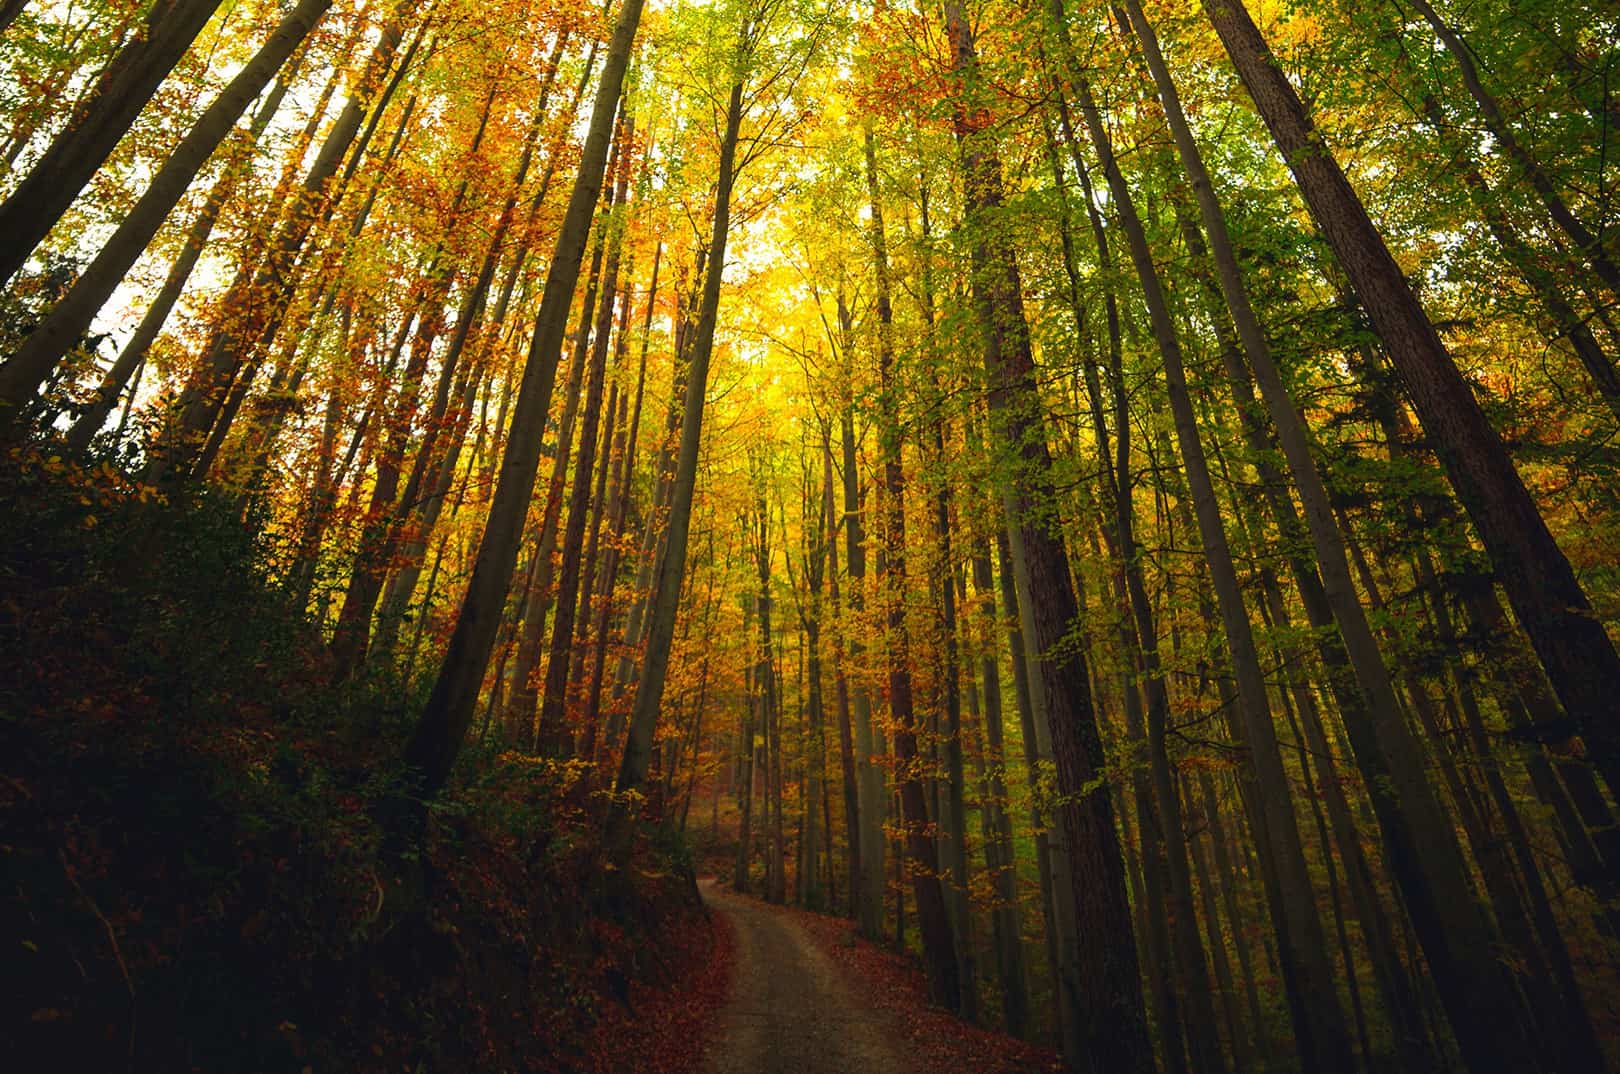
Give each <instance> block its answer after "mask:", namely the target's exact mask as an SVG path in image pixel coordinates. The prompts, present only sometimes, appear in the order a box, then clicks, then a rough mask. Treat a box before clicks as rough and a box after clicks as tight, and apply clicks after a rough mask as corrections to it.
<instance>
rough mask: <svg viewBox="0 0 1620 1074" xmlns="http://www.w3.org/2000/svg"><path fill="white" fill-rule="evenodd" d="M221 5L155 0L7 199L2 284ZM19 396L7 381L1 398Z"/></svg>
mask: <svg viewBox="0 0 1620 1074" xmlns="http://www.w3.org/2000/svg"><path fill="white" fill-rule="evenodd" d="M218 7H219V0H155V2H154V3H153V4H152V7H151V9H150V10H148V11H147V13H146V25H145V27H144V28H143V29H142V30H141V31H140V32H139V33H138V34H137V35H136V36H135V38H134V39H133V40H131V41H129V42H128V43H127V44H125V45H124V47H123V48H122V49H120V50H119V52H118V54H117V55H116V56H114V57H113V60H112V62H111V63H109V64H108V65H107V68H106V69H105V70H104V71H102V73H101V75H100V77H99V78H97V79H96V81H95V86H94V88H93V89H92V90H91V91H90V93H89V96H87V97H86V98H85V99H84V100H83V101H81V102H80V103H79V105H78V106H77V107H76V108H74V110H73V114H72V115H71V116H70V117H69V118H68V121H67V124H66V126H65V127H64V128H63V130H62V133H60V134H58V135H57V136H56V140H55V141H54V142H52V143H51V145H50V147H49V148H48V149H46V150H45V152H44V154H43V155H42V156H41V157H40V158H39V160H38V161H36V162H35V164H34V166H33V168H31V169H30V170H29V172H28V174H27V175H26V176H24V177H23V179H22V181H21V182H20V183H18V184H17V186H16V188H15V189H13V190H12V192H11V194H10V196H8V197H7V198H6V200H5V202H4V203H0V285H3V284H5V283H7V282H9V281H10V279H11V278H12V277H13V276H15V275H16V274H17V271H18V270H19V269H21V268H22V267H23V265H24V263H26V262H27V260H28V258H29V255H31V254H32V253H33V252H34V247H36V246H38V245H39V244H40V242H41V241H42V240H43V239H44V238H45V236H46V235H47V234H49V233H50V230H51V228H52V227H54V226H55V225H56V222H57V221H58V220H59V219H61V217H62V214H63V213H65V212H66V211H67V210H68V207H69V206H70V205H72V204H73V200H74V199H75V198H77V197H78V196H79V192H80V191H82V190H83V189H84V188H85V185H86V184H88V183H89V182H90V179H91V177H92V176H94V175H95V174H96V171H97V169H99V168H100V167H101V165H102V164H103V163H104V162H105V161H106V159H107V158H108V157H109V156H111V155H112V151H113V149H114V148H115V147H116V146H117V145H118V142H119V140H120V139H122V138H123V137H124V135H125V133H127V132H128V131H129V128H130V127H131V126H133V125H134V123H135V118H136V117H137V116H138V115H140V113H141V110H142V109H143V108H145V107H146V103H147V101H149V100H151V99H152V95H153V94H154V93H156V92H157V88H158V85H159V83H161V82H162V81H163V79H164V78H165V77H166V76H167V75H168V73H169V72H170V71H171V70H173V69H174V66H175V64H177V63H179V62H180V59H181V57H183V56H184V55H185V54H186V50H187V49H189V48H190V47H191V43H192V41H194V40H196V37H197V35H198V34H199V33H201V32H202V28H203V26H205V25H206V24H207V22H208V20H209V19H210V18H211V17H212V16H213V14H214V11H215V9H217V8H218ZM271 73H272V74H273V73H274V68H271ZM266 77H267V78H268V76H266ZM260 86H261V87H262V86H263V82H261V83H260ZM253 92H254V93H257V92H258V91H257V90H255V91H253ZM252 97H253V94H252V93H250V94H249V95H248V96H247V98H246V99H245V100H242V101H240V102H239V103H238V104H237V106H236V107H237V109H238V112H240V109H242V108H245V107H246V106H247V101H249V100H252ZM232 122H234V117H233V120H232ZM229 126H230V124H229V123H227V124H226V129H227V130H229ZM222 135H223V132H222ZM205 156H206V154H205ZM183 189H184V188H183V187H182V190H183ZM166 213H167V210H165V211H164V215H166ZM142 245H143V246H144V245H145V243H142ZM138 252H139V251H137V253H138ZM98 305H99V303H98ZM13 396H14V392H12V391H11V390H9V386H8V390H7V391H6V392H5V394H4V397H3V399H0V402H9V401H10V400H11V399H12V398H13Z"/></svg>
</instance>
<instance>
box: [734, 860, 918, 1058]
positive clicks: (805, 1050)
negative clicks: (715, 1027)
mask: <svg viewBox="0 0 1620 1074" xmlns="http://www.w3.org/2000/svg"><path fill="white" fill-rule="evenodd" d="M702 891H703V898H704V900H705V901H706V902H707V903H708V904H709V906H710V907H711V908H713V909H714V911H715V912H717V913H720V914H723V915H725V916H726V918H727V919H729V920H730V921H731V923H732V924H733V925H735V926H736V930H737V972H736V979H735V981H734V983H733V986H732V992H731V998H730V999H729V1000H728V1001H727V1003H726V1006H725V1009H724V1010H722V1011H721V1014H720V1032H719V1034H718V1035H717V1036H716V1038H715V1041H714V1043H713V1044H712V1045H711V1046H710V1048H709V1070H710V1071H711V1072H712V1074H904V1072H906V1071H909V1070H910V1067H909V1065H908V1064H906V1063H904V1062H902V1060H901V1058H900V1056H899V1055H898V1054H897V1053H896V1052H895V1050H894V1048H893V1047H892V1046H891V1045H890V1043H889V1041H890V1040H891V1039H892V1034H891V1033H890V1031H889V1027H888V1024H887V1022H886V1020H885V1017H884V1015H883V1014H882V1013H881V1012H880V1011H878V1010H877V1009H876V1008H875V1006H874V1005H873V1004H871V1003H865V1002H862V1000H861V998H860V996H859V982H853V981H848V980H846V978H845V976H844V974H843V972H842V971H841V969H840V967H838V966H837V965H836V964H834V963H833V962H832V961H830V960H829V959H828V958H827V957H826V956H825V955H823V954H822V953H821V952H820V951H819V950H817V948H816V946H815V944H814V943H813V942H812V941H811V939H810V937H809V936H807V935H806V934H805V932H804V930H803V929H802V928H800V927H799V925H798V923H797V922H795V921H794V920H793V918H792V917H791V916H790V915H788V914H784V913H779V912H777V911H776V910H775V909H773V908H772V907H769V906H766V905H764V904H761V903H759V902H756V901H755V900H753V899H744V898H740V897H738V896H737V895H735V894H733V893H732V892H731V891H730V890H729V889H727V888H725V887H723V886H721V885H719V884H718V883H716V882H715V881H714V880H712V879H707V880H705V881H703V883H702Z"/></svg>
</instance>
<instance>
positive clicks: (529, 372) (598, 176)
mask: <svg viewBox="0 0 1620 1074" xmlns="http://www.w3.org/2000/svg"><path fill="white" fill-rule="evenodd" d="M642 3H643V0H624V5H623V6H622V7H621V8H620V9H619V17H618V20H617V22H616V23H615V24H614V27H613V37H612V40H611V42H610V44H609V46H608V55H607V62H606V63H605V64H604V66H603V69H602V79H601V82H600V83H599V84H598V86H597V91H596V101H595V104H594V106H593V108H592V111H591V121H590V126H589V129H588V131H587V133H586V136H585V144H584V146H583V148H582V151H581V154H580V164H579V172H578V174H577V175H576V177H575V179H574V190H573V193H572V195H571V196H570V197H569V200H568V209H567V211H566V212H565V213H564V216H563V221H562V226H561V228H560V229H559V231H558V234H557V245H556V248H555V251H554V253H553V255H552V258H551V262H550V265H549V268H548V269H547V272H546V287H545V291H544V292H543V294H542V296H541V300H540V312H539V315H538V317H537V319H536V321H535V330H534V338H533V340H532V342H531V344H530V347H529V357H528V361H527V363H526V364H525V366H524V371H523V379H522V382H521V384H520V386H519V388H518V399H517V406H516V407H515V409H514V412H513V415H512V425H511V432H510V434H509V436H508V439H507V446H506V454H505V456H504V457H503V459H502V460H501V476H500V481H499V484H498V485H497V486H496V489H495V496H494V499H493V500H492V501H491V503H490V512H489V520H488V522H487V523H486V524H485V527H484V536H483V538H482V539H481V540H480V541H479V546H478V556H477V559H476V560H475V562H474V565H473V573H472V578H471V579H470V580H469V581H468V584H467V593H466V596H465V597H464V598H463V599H462V605H461V610H460V612H459V614H458V615H457V616H456V626H455V629H454V631H453V632H452V634H451V636H450V645H449V648H448V649H447V650H446V652H445V657H444V662H443V664H442V665H441V667H440V671H439V675H438V678H437V679H436V680H435V682H434V685H433V692H432V693H431V694H430V695H429V697H428V703H427V706H426V708H424V710H423V712H422V716H421V718H420V720H419V721H418V723H417V726H416V729H415V731H414V732H413V734H412V736H411V740H410V743H409V744H408V745H407V747H406V750H405V761H406V764H407V765H409V766H410V767H411V768H413V769H415V770H416V772H417V773H418V775H417V777H416V778H415V780H414V782H415V783H416V788H415V789H416V790H417V791H418V792H419V793H421V794H422V795H424V796H431V795H434V794H436V793H437V792H438V791H439V789H440V788H441V787H443V786H444V782H445V780H446V779H447V778H448V777H449V775H450V768H451V765H453V764H454V763H455V759H456V754H457V753H458V752H459V750H460V748H461V741H462V739H463V738H464V737H465V735H466V733H467V727H468V725H469V724H470V723H471V721H472V713H473V706H474V705H475V704H476V703H477V701H478V691H479V688H480V687H481V685H482V684H483V681H484V669H485V666H486V665H487V664H488V662H489V653H490V648H491V647H492V646H493V644H494V641H495V634H496V631H497V630H498V629H499V628H500V622H501V616H502V609H503V607H504V605H505V602H506V590H507V587H508V585H509V584H510V583H511V580H512V569H513V567H514V566H515V564H516V562H517V552H518V546H519V545H520V543H521V542H522V536H523V519H524V516H525V514H527V512H528V506H529V500H530V498H531V497H532V496H533V495H534V482H535V474H536V471H537V469H538V467H539V463H540V436H541V433H542V431H543V430H544V428H545V422H546V417H547V414H548V412H549V410H550V408H551V389H552V385H553V384H554V382H555V380H556V376H557V355H558V352H559V350H560V349H561V346H562V340H563V334H564V331H565V330H566V328H567V320H568V309H569V307H570V306H571V305H572V303H573V297H574V285H575V284H576V283H577V282H578V280H579V269H580V264H581V262H583V261H584V259H585V245H586V242H587V241H588V239H589V238H590V230H591V218H592V217H593V216H594V215H595V213H596V202H597V197H598V196H599V195H600V193H601V189H602V172H603V167H604V166H605V165H606V163H607V153H608V140H609V138H610V136H611V134H612V129H613V118H614V114H615V112H616V110H617V106H618V101H619V95H620V91H621V89H622V87H623V84H624V72H625V68H626V67H627V66H628V64H629V62H630V51H631V48H632V46H633V44H634V42H635V36H636V28H637V26H638V25H639V24H640V22H641V9H642Z"/></svg>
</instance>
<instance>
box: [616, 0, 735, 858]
mask: <svg viewBox="0 0 1620 1074" xmlns="http://www.w3.org/2000/svg"><path fill="white" fill-rule="evenodd" d="M626 2H627V3H636V4H639V3H640V0H626ZM740 59H741V57H739V60H740ZM742 118H743V84H742V79H741V78H740V77H739V78H738V80H737V82H735V83H734V84H733V85H732V87H731V94H730V97H729V99H728V100H727V102H726V126H725V134H724V135H723V136H722V138H721V140H720V162H719V174H718V175H717V176H716V181H715V196H714V226H713V228H712V230H711V232H710V239H709V247H708V250H709V254H708V274H707V275H706V276H705V277H704V280H703V302H702V305H701V306H700V307H699V310H698V322H697V330H696V333H697V334H696V338H695V339H694V340H693V341H692V354H691V360H690V362H689V364H688V366H687V370H686V405H685V410H684V413H683V414H682V416H681V440H680V449H679V452H678V454H677V455H676V460H675V478H674V482H673V485H672V488H671V496H670V507H669V523H668V530H667V532H666V536H665V546H664V554H663V556H662V557H661V558H660V559H659V561H658V567H657V570H656V572H655V574H654V579H653V588H652V594H653V597H652V601H651V603H650V613H651V614H650V615H649V616H648V622H647V649H646V657H645V659H644V661H643V663H642V668H641V676H640V678H639V679H638V680H637V682H636V695H635V700H634V702H633V704H632V705H631V709H630V720H629V736H628V739H627V740H626V742H625V747H624V759H623V761H622V762H621V763H620V765H619V778H618V781H617V783H616V785H615V795H614V798H613V807H612V811H611V812H610V814H609V820H608V850H609V853H610V854H612V855H613V856H614V857H615V858H616V859H618V860H619V861H620V863H621V864H622V863H623V861H624V860H625V859H626V858H627V856H628V854H629V851H630V847H631V839H630V836H631V833H632V824H633V823H634V821H635V817H634V816H632V815H631V812H630V811H629V810H628V809H627V808H626V807H625V805H624V802H625V795H626V792H628V791H631V790H634V789H637V788H639V787H640V786H641V784H642V783H643V782H644V781H645V780H646V778H647V765H648V761H649V759H650V758H651V755H652V744H653V732H654V731H655V730H656V729H657V723H658V710H659V707H660V705H661V704H662V702H663V696H664V679H665V676H666V675H667V673H668V671H669V649H670V641H671V640H672V639H673V638H674V635H675V612H676V610H677V608H678V606H679V602H680V591H681V578H682V576H683V575H684V573H685V570H686V540H687V534H688V531H689V529H690V527H691V522H692V492H693V488H694V486H695V485H696V483H697V467H698V453H699V450H700V448H701V447H702V443H703V403H704V399H705V395H706V393H707V391H708V381H709V359H710V358H711V357H712V355H713V353H714V330H715V322H716V320H717V319H718V315H719V310H720V282H721V277H722V276H724V275H725V268H726V238H727V236H728V234H729V233H730V230H731V190H732V186H733V184H734V183H735V182H736V178H737V176H736V161H737V141H738V138H739V136H740V134H741V131H742Z"/></svg>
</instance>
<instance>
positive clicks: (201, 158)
mask: <svg viewBox="0 0 1620 1074" xmlns="http://www.w3.org/2000/svg"><path fill="white" fill-rule="evenodd" d="M216 5H217V0H214V2H210V3H202V4H197V5H196V6H197V7H200V8H206V9H209V10H212V8H213V7H215V6H216ZM159 6H162V5H161V4H160V5H159ZM331 6H332V0H299V3H298V5H297V6H296V7H294V8H293V9H292V10H291V11H289V12H288V13H287V15H286V16H285V17H284V18H283V19H282V20H281V22H280V23H279V24H278V25H277V26H276V28H275V29H274V30H272V31H271V33H270V38H269V40H267V41H266V42H265V43H264V44H263V45H262V46H260V48H259V51H258V52H257V53H255V54H254V56H253V58H252V59H250V60H248V62H247V63H246V64H245V65H244V66H243V67H242V69H241V70H240V71H239V72H237V75H236V77H235V78H233V79H231V81H230V84H229V85H227V86H226V87H225V88H224V89H223V90H221V91H220V94H219V96H218V97H216V98H214V102H213V103H212V104H210V105H209V106H208V108H207V109H205V110H204V111H203V114H202V115H201V116H199V117H198V118H197V122H196V123H194V124H193V125H192V127H191V130H190V131H188V132H187V133H186V135H185V137H183V138H182V139H180V144H179V145H177V146H176V147H175V148H174V150H173V151H172V152H171V153H170V154H169V156H168V159H167V160H165V161H164V162H163V165H162V167H160V168H159V169H158V170H157V172H156V174H155V175H154V176H153V177H152V181H151V183H150V184H148V185H147V188H146V192H145V193H144V194H142V195H141V197H140V198H139V200H137V201H136V202H135V205H134V207H133V208H132V209H130V211H129V212H128V213H127V214H126V215H125V216H124V219H123V221H122V222H121V223H120V224H119V225H118V228H117V229H116V230H115V231H114V232H113V234H112V237H111V238H109V239H108V240H107V242H106V243H105V244H104V245H103V246H102V248H101V252H100V253H98V254H97V255H96V257H95V260H93V261H91V262H90V265H89V266H88V267H87V268H86V269H85V270H84V272H83V273H82V274H80V276H79V278H78V280H76V281H75V282H74V284H73V287H72V288H71V289H70V290H69V291H68V293H67V294H66V295H64V296H63V297H62V299H61V300H60V301H58V302H57V303H56V305H55V306H54V307H53V308H52V309H51V312H50V314H49V315H48V316H47V317H46V318H45V320H44V321H43V322H41V323H40V325H39V327H38V328H36V329H34V331H33V332H31V333H30V334H29V336H28V338H27V339H26V340H24V341H23V344H22V346H21V347H19V348H18V350H17V352H16V353H15V354H13V355H12V356H11V359H10V361H8V362H6V363H5V365H3V366H0V422H7V421H9V420H10V418H11V417H15V416H16V415H17V414H18V413H19V412H20V411H21V410H22V408H23V407H24V406H25V405H26V404H27V402H28V400H29V399H31V398H32V397H33V395H34V393H35V392H36V391H38V389H39V385H40V384H41V383H42V382H43V381H44V380H45V378H46V377H47V376H48V375H49V374H50V372H51V370H52V369H53V368H54V367H55V366H56V364H57V363H58V362H60V361H61V360H62V356H63V355H65V354H66V353H67V352H68V351H69V350H70V349H71V348H72V347H73V345H74V343H75V341H77V340H78V339H80V338H81V337H82V336H83V335H84V333H85V332H86V331H87V330H88V329H89V327H90V322H91V321H92V320H94V319H95V316H96V313H97V312H98V311H99V310H100V309H101V307H102V306H103V305H105V304H106V301H107V299H108V298H109V297H111V295H112V293H113V291H114V290H115V289H116V288H117V287H118V284H119V283H120V282H121V281H122V280H123V278H124V274H125V273H127V272H128V271H129V269H130V266H131V265H133V264H135V262H136V260H137V259H138V258H139V257H140V256H141V253H142V251H144V250H145V249H146V244H147V243H149V242H151V241H152V236H154V235H156V234H157V233H158V229H159V228H161V227H162V226H163V222H164V221H165V220H167V219H168V218H169V213H170V212H172V211H173V209H174V207H175V206H176V205H177V204H179V202H180V199H181V198H182V197H184V196H185V193H186V189H187V188H188V187H190V186H191V182H192V180H193V179H195V178H196V177H197V172H198V171H199V170H201V168H202V166H203V165H204V164H205V163H207V161H208V158H209V157H210V156H212V155H213V152H214V150H215V149H217V148H218V147H219V144H220V143H221V142H223V141H224V140H225V138H226V136H227V135H229V134H230V133H231V130H232V128H233V127H235V126H236V121H237V120H238V119H240V118H241V116H242V113H243V111H245V110H246V109H247V107H248V105H249V104H251V103H252V102H253V99H254V98H255V97H257V96H258V95H259V93H260V92H261V91H262V90H263V89H264V87H265V86H266V85H268V84H269V82H270V80H271V79H272V78H274V77H275V74H276V72H277V71H279V70H280V69H281V66H282V64H283V63H285V62H286V61H287V58H288V57H289V56H291V55H292V54H293V50H294V49H296V48H298V46H299V45H300V44H302V43H303V41H304V39H305V38H306V37H307V36H309V33H310V31H311V30H313V29H314V28H315V24H316V23H317V22H318V21H320V18H321V16H322V15H324V14H325V13H326V9H327V8H329V7H331ZM255 125H256V126H259V127H260V129H262V125H261V124H257V123H256V124H255ZM86 136H87V137H88V135H86ZM27 182H28V181H27V180H24V186H22V187H19V188H18V190H17V192H16V193H15V194H13V195H12V197H13V198H14V199H15V198H17V197H21V196H26V194H25V188H26V185H27ZM9 207H10V202H9V201H8V202H7V205H6V206H5V207H0V229H4V228H6V227H7V224H6V221H5V214H6V209H7V208H9ZM63 207H64V208H65V207H66V206H65V205H64V206H63ZM41 211H44V210H41ZM40 237H43V232H41V235H40ZM16 241H18V242H22V241H26V238H25V237H22V236H19V237H18V238H17V240H16ZM35 241H37V239H36V240H35ZM0 248H4V249H5V250H6V254H5V255H4V256H6V257H9V256H10V255H11V253H12V250H13V247H12V246H11V244H10V242H9V241H7V240H0ZM24 256H26V253H25V254H24ZM12 271H15V269H14V268H13V269H12ZM0 275H5V276H9V273H7V272H6V271H5V266H4V264H3V262H0ZM131 364H133V363H131ZM102 414H103V417H105V414H106V411H105V410H103V411H102ZM92 431H93V430H92Z"/></svg>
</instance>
